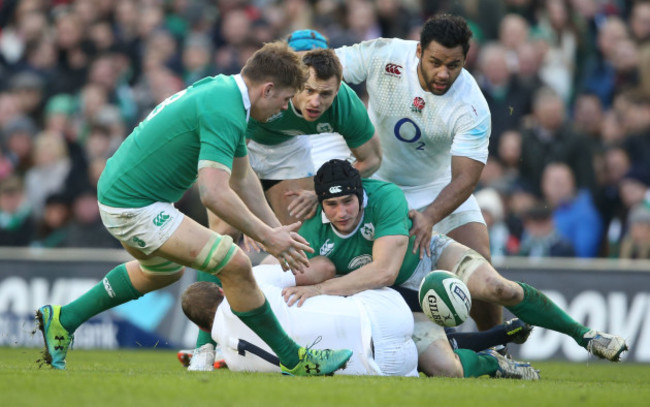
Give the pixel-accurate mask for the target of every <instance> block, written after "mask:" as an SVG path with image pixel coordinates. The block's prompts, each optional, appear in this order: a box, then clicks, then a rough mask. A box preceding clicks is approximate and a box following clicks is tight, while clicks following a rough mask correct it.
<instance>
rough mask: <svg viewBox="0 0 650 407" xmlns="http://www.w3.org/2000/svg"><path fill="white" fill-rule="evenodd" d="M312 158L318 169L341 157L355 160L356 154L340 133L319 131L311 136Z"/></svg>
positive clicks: (351, 160)
mask: <svg viewBox="0 0 650 407" xmlns="http://www.w3.org/2000/svg"><path fill="white" fill-rule="evenodd" d="M309 142H310V143H311V160H312V161H313V163H314V168H315V169H316V171H318V169H319V168H320V167H321V166H322V165H323V164H325V163H326V162H327V161H329V160H333V159H335V158H336V159H339V160H346V161H350V162H353V161H354V159H355V158H354V155H353V154H352V151H350V148H349V147H348V145H347V144H346V142H345V139H343V136H341V135H340V134H339V133H319V134H314V135H311V136H309Z"/></svg>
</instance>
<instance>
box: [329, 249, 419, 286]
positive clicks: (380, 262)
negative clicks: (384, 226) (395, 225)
mask: <svg viewBox="0 0 650 407" xmlns="http://www.w3.org/2000/svg"><path fill="white" fill-rule="evenodd" d="M408 241H409V239H408V237H407V236H383V237H380V238H379V239H377V240H375V243H374V244H373V246H372V262H370V263H368V264H366V265H365V266H363V267H360V268H358V269H356V270H354V271H353V272H351V273H349V274H346V275H344V276H341V277H337V278H332V279H329V280H327V281H324V282H322V283H321V284H320V288H321V292H322V294H330V295H352V294H356V293H358V292H360V291H363V290H370V289H374V288H381V287H387V286H390V285H393V283H394V282H395V279H396V278H397V275H398V274H399V269H400V267H402V261H403V260H404V254H406V248H407V246H408Z"/></svg>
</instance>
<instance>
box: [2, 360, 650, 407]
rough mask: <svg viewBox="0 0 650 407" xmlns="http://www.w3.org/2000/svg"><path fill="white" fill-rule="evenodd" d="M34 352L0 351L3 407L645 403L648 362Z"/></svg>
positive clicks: (649, 393) (649, 394)
mask: <svg viewBox="0 0 650 407" xmlns="http://www.w3.org/2000/svg"><path fill="white" fill-rule="evenodd" d="M39 355H40V351H39V350H38V349H22V348H0V391H1V393H0V394H1V396H0V404H1V405H3V406H11V407H14V406H47V407H55V406H67V407H72V406H111V407H128V406H138V407H140V406H142V407H144V406H158V407H160V406H183V407H194V406H207V405H210V406H218V407H222V406H233V407H234V406H264V407H273V406H290V407H291V406H297V407H315V406H328V407H341V406H407V407H411V406H439V407H443V406H452V407H464V406H472V407H474V406H480V407H491V406H495V407H496V406H498V407H513V406H571V407H575V406H588V407H594V406H626V407H627V406H649V405H650V365H643V364H628V363H625V362H623V363H617V364H614V363H609V362H603V361H595V360H594V361H590V362H589V363H562V362H537V363H534V365H535V367H537V368H538V369H541V374H542V380H541V381H539V382H524V381H518V380H503V379H489V378H479V379H445V378H424V377H421V378H419V379H417V378H399V377H350V376H334V377H316V378H301V377H285V376H282V375H279V374H261V373H235V372H231V371H229V370H227V369H221V370H217V371H215V372H211V373H190V372H187V371H185V369H183V368H182V366H181V365H180V363H178V361H177V360H176V355H175V352H173V351H169V350H160V349H158V350H116V351H86V350H72V351H71V352H70V354H69V355H68V370H66V371H55V370H52V369H51V368H49V367H43V368H39V367H38V365H37V364H36V363H35V361H36V360H37V359H38V358H39Z"/></svg>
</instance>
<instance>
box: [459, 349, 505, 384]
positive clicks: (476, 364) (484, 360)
mask: <svg viewBox="0 0 650 407" xmlns="http://www.w3.org/2000/svg"><path fill="white" fill-rule="evenodd" d="M454 353H455V354H457V355H458V357H459V358H460V364H461V365H463V375H464V377H481V376H483V375H486V374H487V375H490V376H492V375H493V374H494V373H496V371H497V369H499V362H497V360H496V359H495V358H493V357H492V356H487V355H479V354H478V353H476V352H474V351H473V350H469V349H456V350H455V351H454Z"/></svg>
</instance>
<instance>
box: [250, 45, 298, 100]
mask: <svg viewBox="0 0 650 407" xmlns="http://www.w3.org/2000/svg"><path fill="white" fill-rule="evenodd" d="M241 74H242V75H243V76H245V77H246V78H247V79H249V80H250V81H252V82H255V83H264V82H273V83H274V84H275V85H276V86H277V87H279V88H288V89H295V90H296V91H298V90H301V89H302V87H303V85H304V84H305V82H306V81H307V78H308V77H309V71H308V69H307V67H306V66H305V64H303V62H302V60H301V59H300V56H299V55H298V54H296V53H295V52H294V51H293V50H292V49H291V48H290V47H289V46H288V45H287V43H286V42H284V41H275V42H270V43H267V44H264V46H263V47H262V48H260V49H259V50H257V51H256V52H255V53H254V54H253V55H252V56H251V57H250V58H249V59H248V61H246V65H244V67H243V68H242V70H241Z"/></svg>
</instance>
